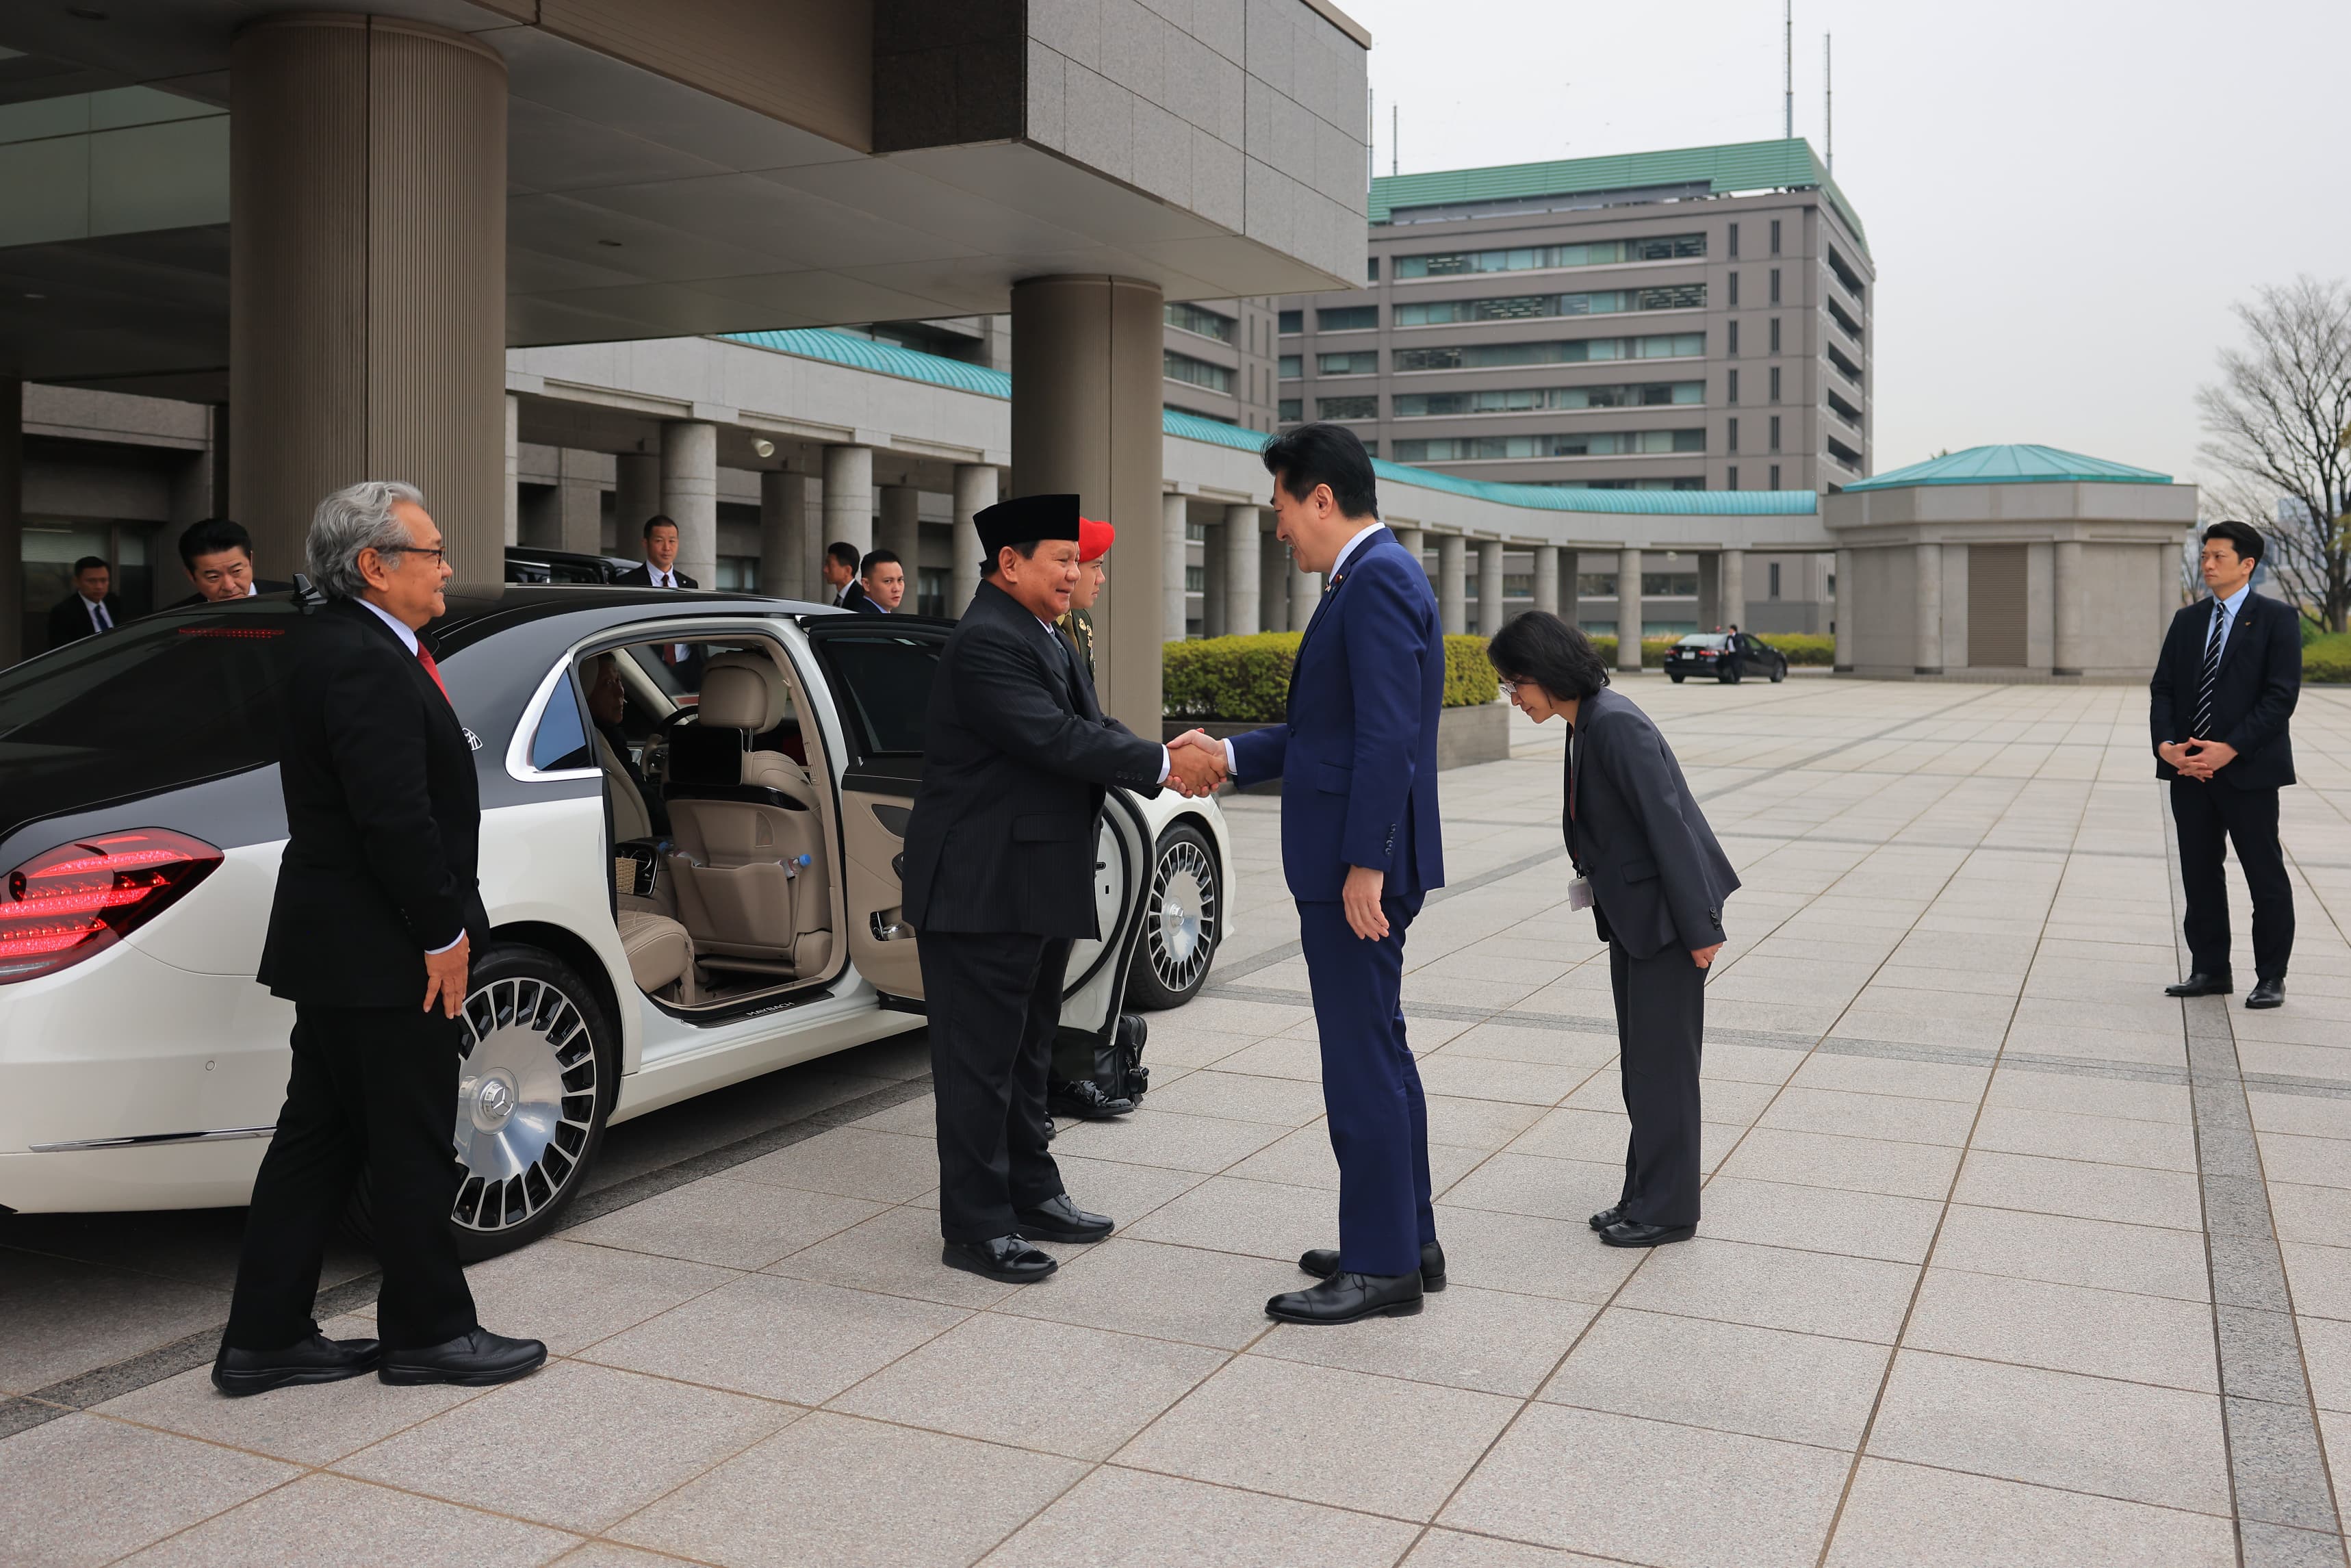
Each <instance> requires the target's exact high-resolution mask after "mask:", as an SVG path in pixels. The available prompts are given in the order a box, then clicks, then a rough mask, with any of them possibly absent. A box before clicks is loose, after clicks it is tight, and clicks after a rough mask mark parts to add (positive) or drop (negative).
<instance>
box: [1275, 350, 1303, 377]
mask: <svg viewBox="0 0 2351 1568" xmlns="http://www.w3.org/2000/svg"><path fill="white" fill-rule="evenodd" d="M1275 369H1277V370H1278V371H1280V373H1281V379H1282V380H1284V381H1290V382H1294V381H1296V380H1297V379H1298V378H1299V377H1300V376H1302V375H1304V374H1305V373H1306V356H1305V355H1303V354H1284V355H1282V356H1281V358H1280V360H1279V361H1276V364H1275Z"/></svg>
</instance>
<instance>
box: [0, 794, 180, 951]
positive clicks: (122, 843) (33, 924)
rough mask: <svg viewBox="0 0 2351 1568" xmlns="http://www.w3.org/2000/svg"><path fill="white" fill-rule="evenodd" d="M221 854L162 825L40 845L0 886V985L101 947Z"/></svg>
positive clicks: (160, 906)
mask: <svg viewBox="0 0 2351 1568" xmlns="http://www.w3.org/2000/svg"><path fill="white" fill-rule="evenodd" d="M220 862H221V852H220V851H218V850H216V849H214V848H213V846H212V845H210V844H208V843H205V842H204V841H203V840H201V839H192V838H190V837H188V836H187V835H186V834H185V833H175V832H172V831H170V830H169V829H166V828H136V829H133V830H131V831H129V832H120V833H108V834H105V835H104V836H102V837H99V838H91V839H85V840H83V841H80V842H78V843H71V844H59V845H58V846H57V848H56V849H53V850H46V851H44V852H41V853H39V854H37V855H35V856H34V857H33V858H32V859H31V860H28V861H26V862H25V863H24V864H23V865H20V866H18V867H17V868H16V870H15V871H12V872H10V873H8V880H7V884H6V886H5V888H0V985H6V984H8V983H10V982H12V981H16V980H29V979H32V978H33V977H36V976H38V975H47V974H53V973H55V972H56V971H57V970H59V969H62V968H65V967H68V966H69V965H73V964H78V963H80V962H81V961H82V960H83V959H84V958H87V957H89V956H90V955H92V954H93V953H99V952H103V951H104V950H105V949H107V948H108V947H110V946H113V945H114V944H115V943H116V942H118V941H120V940H121V939H122V938H123V937H125V936H129V935H130V934H131V932H133V931H135V930H137V929H138V928H139V927H140V926H141V925H144V924H146V923H147V922H148V921H150V920H152V919H153V918H154V917H155V916H156V915H160V914H162V912H163V911H164V910H165V909H167V908H169V907H170V906H171V904H172V902H173V901H174V900H176V899H177V898H179V896H180V895H181V894H184V893H186V892H187V891H188V889H190V888H192V887H193V886H195V885H196V883H200V882H202V881H204V878H205V877H207V876H209V875H210V874H212V869H213V867H214V866H216V865H218V864H220Z"/></svg>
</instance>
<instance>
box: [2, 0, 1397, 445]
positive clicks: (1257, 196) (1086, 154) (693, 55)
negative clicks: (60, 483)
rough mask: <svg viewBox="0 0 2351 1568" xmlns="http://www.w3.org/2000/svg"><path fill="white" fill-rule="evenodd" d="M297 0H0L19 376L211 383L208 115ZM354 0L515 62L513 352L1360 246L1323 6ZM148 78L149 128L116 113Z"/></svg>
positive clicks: (222, 341) (214, 352) (1305, 284)
mask: <svg viewBox="0 0 2351 1568" xmlns="http://www.w3.org/2000/svg"><path fill="white" fill-rule="evenodd" d="M303 8H304V9H306V10H310V11H320V10H342V11H358V10H360V9H362V8H361V7H355V6H348V5H346V6H334V5H308V6H306V7H303ZM286 9H287V7H286V6H283V5H269V4H265V3H262V0H116V3H114V4H110V5H108V6H106V7H104V9H103V15H102V17H101V16H97V15H95V14H97V13H99V7H78V8H76V10H75V11H71V12H69V11H68V9H67V8H66V7H64V6H62V5H56V6H52V5H42V6H14V7H9V8H7V9H6V10H5V12H0V46H5V50H10V51H15V53H14V55H13V56H12V57H7V58H5V59H0V373H12V374H18V375H22V376H25V377H27V378H32V379H38V380H45V381H57V382H106V383H108V384H113V385H118V386H124V387H132V386H136V387H138V388H140V389H141V390H146V391H152V392H164V393H167V394H172V395H180V396H190V397H199V398H213V399H217V398H219V397H221V396H222V395H224V394H225V377H222V376H221V375H220V374H219V372H220V371H221V368H222V367H223V366H224V365H225V363H226V361H227V357H228V356H227V343H228V323H227V314H228V310H227V289H226V284H225V275H226V271H227V266H228V243H227V238H226V232H225V231H226V225H227V217H228V210H227V195H228V191H227V187H228V178H227V145H228V134H227V133H228V126H227V125H226V124H225V123H216V122H218V121H222V120H225V118H226V117H225V116H223V115H221V114H220V113H219V110H222V109H224V108H229V107H232V106H233V100H234V96H235V95H234V84H233V83H232V82H231V81H230V79H229V71H228V62H229V56H230V47H231V43H232V41H233V39H234V38H235V35H236V33H237V32H238V30H239V29H240V28H241V27H243V26H246V25H248V24H249V23H251V22H252V21H254V20H256V19H257V18H259V17H261V16H268V15H273V14H277V13H280V12H283V11H285V10H286ZM364 9H366V10H368V11H370V12H371V13H372V14H376V15H385V16H401V17H404V18H406V19H409V20H413V21H416V22H422V23H426V24H430V25H432V26H437V27H442V28H445V29H449V30H452V31H456V32H462V33H465V34H467V35H469V36H471V37H474V38H475V39H476V40H477V41H479V42H481V43H484V44H486V45H487V46H488V47H491V48H493V49H495V50H496V52H497V54H498V55H499V56H500V57H502V58H503V59H504V60H505V62H506V65H507V72H508V80H509V97H508V102H507V137H508V191H507V234H508V245H507V342H508V343H509V344H510V345H516V346H520V345H529V344H540V343H558V342H585V341H604V340H624V339H625V340H639V339H647V338H658V337H670V336H678V335H684V334H693V333H705V332H716V331H729V330H747V329H767V328H788V327H803V326H810V325H818V324H824V323H832V322H846V321H863V320H874V319H905V318H923V317H940V316H952V315H964V314H972V313H986V312H996V311H1002V310H1005V309H1006V308H1008V300H1009V295H1010V290H1011V286H1012V285H1013V283H1014V282H1015V281H1017V280H1019V279H1020V278H1023V277H1037V276H1044V275H1053V274H1069V273H1094V274H1113V275H1117V276H1121V277H1134V278H1139V279H1143V280H1144V281H1148V282H1151V283H1154V284H1156V285H1157V286H1158V287H1160V288H1161V289H1162V290H1163V291H1164V293H1165V296H1166V297H1167V298H1230V297H1234V296H1242V295H1262V294H1272V293H1280V292H1284V291H1292V290H1299V289H1307V288H1316V287H1333V286H1337V285H1341V284H1344V283H1350V282H1352V281H1353V277H1355V276H1356V275H1357V274H1358V273H1359V272H1360V270H1361V266H1362V260H1361V257H1362V235H1363V223H1364V204H1365V173H1366V171H1365V166H1364V141H1363V123H1362V122H1363V114H1362V104H1363V92H1364V48H1365V46H1366V45H1367V43H1368V37H1366V36H1365V35H1364V34H1363V33H1362V30H1361V29H1360V28H1357V27H1355V26H1353V24H1352V23H1349V22H1346V20H1345V18H1344V17H1343V16H1339V15H1338V13H1336V12H1335V11H1333V10H1332V8H1331V7H1330V6H1329V5H1325V4H1322V3H1321V0H1246V3H1245V0H1203V3H1202V4H1200V5H1197V6H1196V7H1192V8H1189V10H1188V13H1187V14H1188V16H1189V18H1190V19H1189V20H1188V21H1187V22H1186V23H1185V24H1184V25H1180V26H1179V25H1177V24H1175V23H1173V22H1169V21H1167V20H1165V19H1164V18H1162V17H1160V16H1157V15H1156V14H1155V13H1151V12H1147V11H1144V9H1143V8H1141V7H1130V8H1127V9H1126V10H1123V11H1120V12H1117V13H1111V12H1107V11H1102V10H1100V9H1098V8H1097V7H1093V6H1062V7H1051V8H1048V7H1045V6H1041V5H1040V6H1036V7H1033V8H1032V7H1029V6H1027V5H996V6H978V5H945V4H935V3H929V0H769V3H768V4H765V5H758V6H745V5H735V4H728V3H727V0H664V4H662V5H659V6H658V7H652V6H640V5H623V4H614V3H612V0H483V3H480V4H465V3H463V0H386V3H384V4H381V5H373V6H370V7H365V8H364ZM77 13H78V14H77ZM654 17H657V18H658V22H657V25H648V19H649V18H654ZM126 89H134V90H135V89H147V92H146V97H145V98H144V99H141V102H143V103H144V104H145V106H146V110H147V112H146V114H145V116H144V123H142V124H140V125H122V124H119V123H116V122H115V121H116V120H120V118H121V117H122V116H121V113H120V105H121V104H122V102H123V98H122V95H123V94H124V93H125V91H126ZM84 95H95V96H94V97H92V98H89V99H85V98H84ZM68 99H72V100H78V101H79V102H81V103H82V104H83V105H84V106H85V113H84V117H83V120H82V122H81V124H80V126H79V128H77V127H76V126H75V124H74V122H73V120H72V110H73V109H74V105H73V104H71V103H68V102H67V101H66V100H68ZM173 102H176V103H182V104H185V105H187V106H189V108H190V110H193V111H196V112H191V113H188V114H184V115H182V114H177V113H175V111H172V110H159V109H158V108H157V107H156V106H157V105H158V104H168V103H173ZM89 106H95V107H94V109H93V108H90V107H89ZM207 106H209V112H204V111H205V110H206V108H207ZM61 110H62V111H63V112H62V113H61V112H60V111H61ZM109 112H113V114H114V119H113V120H110V119H109V118H108V114H109ZM12 117H13V118H12ZM134 118H136V117H134Z"/></svg>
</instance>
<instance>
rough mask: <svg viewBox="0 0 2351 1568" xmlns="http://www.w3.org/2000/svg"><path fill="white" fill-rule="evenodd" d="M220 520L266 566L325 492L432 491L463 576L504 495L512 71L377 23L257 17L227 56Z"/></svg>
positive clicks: (405, 25) (471, 49) (403, 26)
mask: <svg viewBox="0 0 2351 1568" xmlns="http://www.w3.org/2000/svg"><path fill="white" fill-rule="evenodd" d="M229 63H230V67H231V70H230V76H231V79H232V80H233V81H234V82H235V102H234V108H235V117H236V134H235V137H234V138H232V139H231V142H230V149H229V210H230V223H229V401H230V402H231V403H232V404H233V405H234V406H235V409H236V411H237V419H238V422H239V423H241V424H242V426H243V427H244V430H245V431H246V433H247V434H248V437H249V438H248V439H246V440H245V442H244V445H245V447H246V451H245V452H244V454H243V456H244V459H245V460H244V461H242V462H240V463H238V464H237V465H236V468H235V474H234V476H233V481H234V488H233V501H234V505H233V507H232V508H231V509H232V511H233V512H234V514H235V517H237V519H238V520H239V521H241V522H243V523H244V524H245V525H246V527H247V528H251V529H252V530H253V535H254V543H255V546H256V550H257V552H258V554H259V556H260V559H262V560H264V561H266V562H269V563H271V566H272V569H273V570H278V571H287V570H294V569H295V568H296V567H297V566H298V565H299V564H300V563H301V562H302V560H303V543H304V539H305V537H306V536H307V534H308V530H309V524H310V517H311V513H312V512H313V511H314V510H315V509H316V507H318V504H319V498H320V497H323V496H325V495H327V494H328V493H329V491H332V490H335V489H338V488H340V486H345V485H349V484H351V483H353V482H355V481H357V480H360V479H402V480H405V481H407V482H408V483H410V484H413V485H414V486H417V487H418V488H419V489H421V490H422V491H423V493H424V500H425V505H426V507H428V508H430V510H431V511H432V513H433V517H434V521H435V522H437V523H438V524H440V526H441V531H442V534H443V536H444V538H445V539H446V540H447V546H446V548H447V549H448V550H449V559H450V563H451V564H452V565H453V566H455V568H456V573H457V580H459V581H460V582H496V581H498V580H500V579H501V578H502V577H503V575H504V570H503V563H502V560H501V559H500V556H501V550H502V549H503V542H504V539H505V538H506V526H507V525H506V519H507V508H506V504H505V499H504V497H503V496H502V494H501V486H502V484H503V481H504V453H503V450H502V447H503V440H502V434H503V432H504V429H505V413H504V411H503V409H502V407H501V403H502V402H503V400H504V398H505V396H506V255H507V69H506V65H505V62H504V61H503V60H501V59H500V58H499V57H498V55H497V53H496V50H494V49H491V48H489V47H486V46H485V45H483V44H479V43H476V42H475V41H473V40H472V39H470V38H467V37H464V36H463V35H460V34H456V33H449V32H444V31H442V30H441V29H439V28H437V27H432V26H425V25H423V24H422V23H417V22H410V21H403V20H398V19H395V18H392V17H389V16H357V15H340V14H337V15H320V14H297V15H285V16H264V17H261V18H260V19H258V20H256V21H255V22H253V23H252V24H250V25H249V26H246V27H245V28H244V30H243V31H241V32H239V33H238V34H237V36H236V39H235V44H234V45H233V46H232V47H231V50H230V61H229Z"/></svg>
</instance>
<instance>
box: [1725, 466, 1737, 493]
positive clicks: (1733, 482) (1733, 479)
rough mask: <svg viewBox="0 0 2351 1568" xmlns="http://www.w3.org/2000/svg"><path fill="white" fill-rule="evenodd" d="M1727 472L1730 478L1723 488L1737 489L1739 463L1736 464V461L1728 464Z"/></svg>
mask: <svg viewBox="0 0 2351 1568" xmlns="http://www.w3.org/2000/svg"><path fill="white" fill-rule="evenodd" d="M1729 473H1730V480H1729V484H1728V485H1726V486H1724V488H1725V489H1730V490H1736V489H1738V488H1739V465H1738V464H1736V463H1734V464H1732V465H1730V469H1729Z"/></svg>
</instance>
